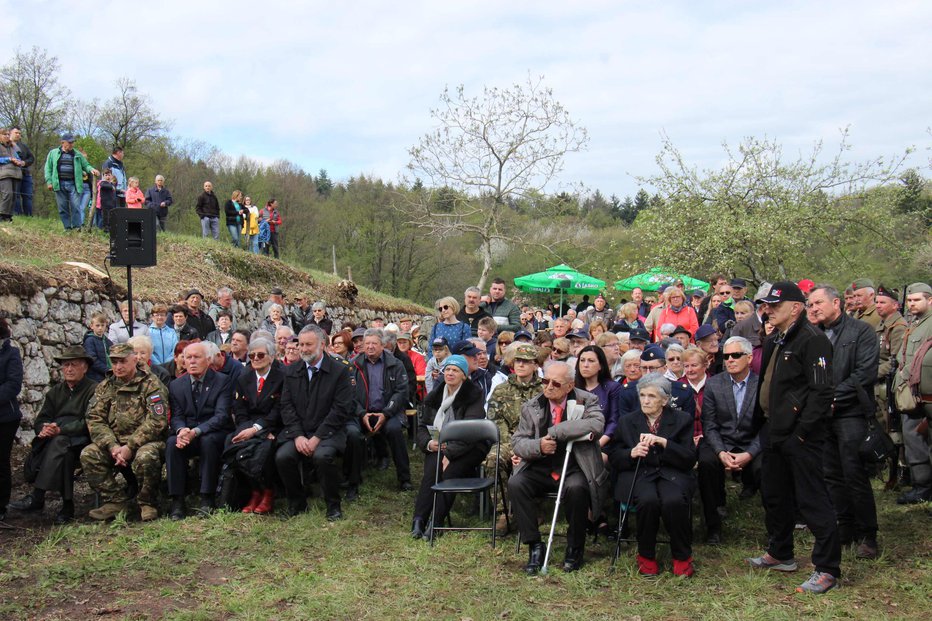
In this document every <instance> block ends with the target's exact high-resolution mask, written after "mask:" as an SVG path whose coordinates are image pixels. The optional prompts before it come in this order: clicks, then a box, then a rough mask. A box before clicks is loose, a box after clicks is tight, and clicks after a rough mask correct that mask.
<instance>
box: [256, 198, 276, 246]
mask: <svg viewBox="0 0 932 621" xmlns="http://www.w3.org/2000/svg"><path fill="white" fill-rule="evenodd" d="M258 239H259V250H260V251H262V252H265V249H266V248H267V247H268V245H269V240H270V239H272V227H271V225H270V224H269V214H268V212H267V211H265V210H264V209H263V210H262V212H261V213H260V214H259V236H258ZM256 254H258V253H256Z"/></svg>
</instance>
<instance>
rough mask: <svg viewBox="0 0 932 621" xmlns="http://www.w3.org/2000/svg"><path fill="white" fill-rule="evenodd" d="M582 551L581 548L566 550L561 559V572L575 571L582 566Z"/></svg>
mask: <svg viewBox="0 0 932 621" xmlns="http://www.w3.org/2000/svg"><path fill="white" fill-rule="evenodd" d="M583 551H584V548H583V547H582V546H580V547H578V548H567V549H566V556H565V557H564V558H563V571H566V572H570V571H577V570H578V569H579V568H580V567H582V564H583Z"/></svg>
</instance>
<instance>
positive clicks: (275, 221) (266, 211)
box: [259, 207, 282, 233]
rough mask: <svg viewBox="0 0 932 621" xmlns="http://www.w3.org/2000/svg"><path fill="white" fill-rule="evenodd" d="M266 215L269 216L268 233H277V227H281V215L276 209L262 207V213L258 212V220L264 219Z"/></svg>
mask: <svg viewBox="0 0 932 621" xmlns="http://www.w3.org/2000/svg"><path fill="white" fill-rule="evenodd" d="M266 215H268V216H269V231H270V232H272V233H275V232H277V231H278V227H280V226H281V225H282V214H281V212H279V211H278V210H277V209H273V208H269V207H263V208H262V211H260V212H259V218H260V219H261V218H264V217H265V216H266Z"/></svg>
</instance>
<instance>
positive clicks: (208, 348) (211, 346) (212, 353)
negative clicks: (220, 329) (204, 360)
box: [203, 341, 220, 359]
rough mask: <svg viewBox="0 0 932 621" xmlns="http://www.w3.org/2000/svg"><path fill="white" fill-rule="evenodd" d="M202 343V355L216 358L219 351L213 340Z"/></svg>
mask: <svg viewBox="0 0 932 621" xmlns="http://www.w3.org/2000/svg"><path fill="white" fill-rule="evenodd" d="M203 343H204V355H206V356H207V357H208V358H211V359H213V358H216V357H217V354H219V353H220V348H219V347H217V344H216V343H214V342H213V341H203Z"/></svg>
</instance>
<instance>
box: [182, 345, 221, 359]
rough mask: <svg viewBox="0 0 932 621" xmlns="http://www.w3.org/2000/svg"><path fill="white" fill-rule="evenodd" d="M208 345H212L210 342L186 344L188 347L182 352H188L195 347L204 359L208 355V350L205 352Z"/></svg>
mask: <svg viewBox="0 0 932 621" xmlns="http://www.w3.org/2000/svg"><path fill="white" fill-rule="evenodd" d="M208 345H213V343H211V342H210V341H197V342H194V343H188V346H187V347H185V348H184V351H188V350H189V349H191V348H192V347H197V348H199V349H200V350H201V353H202V354H204V357H205V358H209V357H210V354H209V353H208V350H207V346H208ZM215 347H216V346H215Z"/></svg>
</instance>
